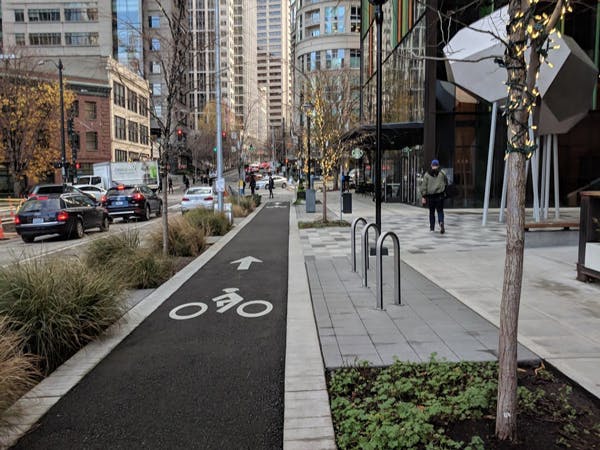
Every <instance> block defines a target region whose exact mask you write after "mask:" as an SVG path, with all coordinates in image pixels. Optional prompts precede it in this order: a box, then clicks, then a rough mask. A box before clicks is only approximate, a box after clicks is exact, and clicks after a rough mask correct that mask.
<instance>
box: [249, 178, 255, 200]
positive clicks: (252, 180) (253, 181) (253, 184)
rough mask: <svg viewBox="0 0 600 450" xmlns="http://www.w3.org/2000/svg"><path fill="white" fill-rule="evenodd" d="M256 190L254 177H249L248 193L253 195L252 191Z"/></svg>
mask: <svg viewBox="0 0 600 450" xmlns="http://www.w3.org/2000/svg"><path fill="white" fill-rule="evenodd" d="M255 189H256V178H254V175H250V192H252V195H254V190H255Z"/></svg>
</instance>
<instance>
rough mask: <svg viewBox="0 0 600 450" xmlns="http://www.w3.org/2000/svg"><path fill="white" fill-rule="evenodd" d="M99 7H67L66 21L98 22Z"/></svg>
mask: <svg viewBox="0 0 600 450" xmlns="http://www.w3.org/2000/svg"><path fill="white" fill-rule="evenodd" d="M97 20H98V8H65V22H96V21H97Z"/></svg>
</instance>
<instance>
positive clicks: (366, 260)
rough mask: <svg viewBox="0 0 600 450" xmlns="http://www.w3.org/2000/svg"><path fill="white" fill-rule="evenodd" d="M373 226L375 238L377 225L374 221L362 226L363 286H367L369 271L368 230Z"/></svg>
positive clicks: (376, 236)
mask: <svg viewBox="0 0 600 450" xmlns="http://www.w3.org/2000/svg"><path fill="white" fill-rule="evenodd" d="M371 228H375V238H378V237H379V234H380V231H379V227H377V224H376V223H375V222H371V223H368V224H366V225H365V226H364V228H363V229H362V232H361V238H362V239H361V248H362V255H363V256H362V262H363V281H362V285H363V286H364V287H367V286H368V282H367V274H368V272H369V230H370V229H371Z"/></svg>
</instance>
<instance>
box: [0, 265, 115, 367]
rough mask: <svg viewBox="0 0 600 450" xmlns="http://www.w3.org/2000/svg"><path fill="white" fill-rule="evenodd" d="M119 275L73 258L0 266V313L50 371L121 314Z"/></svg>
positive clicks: (42, 364)
mask: <svg viewBox="0 0 600 450" xmlns="http://www.w3.org/2000/svg"><path fill="white" fill-rule="evenodd" d="M123 288H124V286H123V283H122V281H121V279H120V278H119V277H118V276H117V275H116V273H114V272H112V271H104V272H100V271H98V270H94V269H90V268H88V267H87V266H85V265H84V264H83V263H81V262H80V261H78V260H72V261H69V263H68V264H65V262H64V261H63V260H58V259H46V260H44V261H39V260H34V261H32V262H26V263H16V264H13V265H10V266H7V267H4V268H0V315H5V316H6V317H7V326H8V327H9V328H10V329H11V330H13V331H16V332H19V333H21V334H22V336H23V339H24V344H25V346H24V349H25V351H26V352H30V353H33V354H35V355H37V356H39V357H40V366H41V369H42V371H43V372H45V373H49V372H51V371H52V370H53V369H54V368H56V367H57V366H58V365H59V364H61V363H62V362H63V361H65V360H66V359H67V358H68V357H70V356H71V355H72V354H73V353H74V352H75V351H77V350H78V349H80V348H81V347H83V346H84V345H85V344H86V343H87V342H89V341H91V340H92V339H94V338H95V337H96V336H98V335H99V334H100V333H101V332H102V331H103V330H104V329H105V328H106V327H108V326H109V325H111V324H112V323H114V322H115V321H116V320H117V319H118V318H119V317H121V315H122V314H123V305H122V302H121V297H122V293H123Z"/></svg>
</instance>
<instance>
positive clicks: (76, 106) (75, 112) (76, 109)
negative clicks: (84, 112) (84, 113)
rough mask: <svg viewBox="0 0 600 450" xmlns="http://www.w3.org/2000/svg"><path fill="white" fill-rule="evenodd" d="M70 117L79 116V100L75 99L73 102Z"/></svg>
mask: <svg viewBox="0 0 600 450" xmlns="http://www.w3.org/2000/svg"><path fill="white" fill-rule="evenodd" d="M69 116H70V117H79V100H74V101H73V103H71V110H70V111H69Z"/></svg>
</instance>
